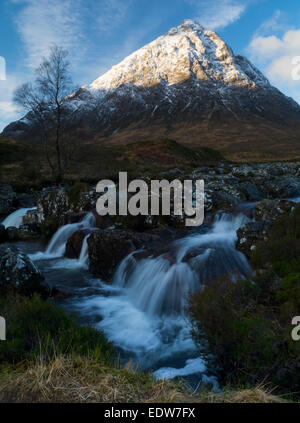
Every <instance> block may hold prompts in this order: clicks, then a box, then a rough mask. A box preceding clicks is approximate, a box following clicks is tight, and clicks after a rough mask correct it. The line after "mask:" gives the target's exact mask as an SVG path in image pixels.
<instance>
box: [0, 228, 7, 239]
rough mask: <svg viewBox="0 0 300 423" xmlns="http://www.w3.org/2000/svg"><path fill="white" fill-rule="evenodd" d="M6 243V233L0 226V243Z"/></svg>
mask: <svg viewBox="0 0 300 423" xmlns="http://www.w3.org/2000/svg"><path fill="white" fill-rule="evenodd" d="M5 241H7V232H6V229H5V226H4V225H0V242H5Z"/></svg>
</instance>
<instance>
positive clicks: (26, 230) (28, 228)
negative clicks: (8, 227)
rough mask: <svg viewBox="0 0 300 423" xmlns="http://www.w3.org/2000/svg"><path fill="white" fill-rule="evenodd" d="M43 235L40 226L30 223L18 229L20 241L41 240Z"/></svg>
mask: <svg viewBox="0 0 300 423" xmlns="http://www.w3.org/2000/svg"><path fill="white" fill-rule="evenodd" d="M40 236H41V233H40V231H39V228H38V226H37V225H36V224H35V223H31V224H30V223H29V224H26V225H20V226H19V228H18V239H20V240H22V241H27V240H30V239H38V238H40Z"/></svg>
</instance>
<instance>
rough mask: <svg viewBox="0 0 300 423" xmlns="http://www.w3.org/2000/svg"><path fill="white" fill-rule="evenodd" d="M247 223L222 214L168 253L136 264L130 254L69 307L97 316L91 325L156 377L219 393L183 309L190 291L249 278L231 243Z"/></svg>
mask: <svg viewBox="0 0 300 423" xmlns="http://www.w3.org/2000/svg"><path fill="white" fill-rule="evenodd" d="M248 221H249V218H247V217H246V216H245V215H243V214H239V215H237V216H231V215H229V214H226V213H222V214H219V215H217V216H216V218H215V221H214V223H213V224H212V225H211V227H210V228H204V227H203V228H200V230H199V232H198V233H196V234H194V235H191V236H188V237H185V238H183V239H180V240H177V241H176V242H174V243H173V244H172V245H171V246H170V251H169V254H167V255H166V254H163V255H161V256H158V257H154V256H150V257H148V258H143V259H140V260H139V259H138V258H135V257H137V255H136V253H137V252H135V253H131V254H129V255H128V256H127V257H126V258H125V259H124V260H123V261H122V262H121V263H120V265H119V267H118V269H117V270H116V272H115V275H114V277H113V281H112V284H111V285H108V284H105V283H103V284H101V290H102V292H101V294H100V295H98V294H95V295H92V296H90V297H86V298H82V297H81V298H80V299H78V300H76V299H74V300H73V304H72V306H73V309H75V310H77V312H78V313H79V314H82V316H84V318H85V319H86V317H87V316H89V315H90V316H91V318H92V319H95V316H101V319H99V318H98V320H96V323H94V324H95V326H96V327H97V328H99V329H101V330H103V331H104V333H105V334H106V336H107V337H108V339H109V340H110V341H112V342H113V343H114V344H115V345H116V346H118V347H119V348H121V349H122V351H123V354H127V356H128V357H130V358H132V357H136V358H137V360H138V362H139V363H140V365H141V366H143V367H144V368H145V369H156V371H155V372H154V375H155V377H157V378H173V377H175V376H186V375H195V374H196V375H198V376H197V377H196V379H197V383H198V382H199V378H201V379H200V380H202V381H203V383H212V384H213V385H214V387H215V388H216V389H217V386H218V385H217V381H216V379H215V378H214V377H213V376H211V375H207V366H206V362H205V360H204V359H203V358H202V357H199V353H198V350H197V348H196V346H195V344H194V341H193V339H192V337H191V333H190V327H189V322H188V318H187V316H186V314H185V307H186V303H187V298H188V296H189V294H190V293H191V292H195V291H197V290H200V289H202V287H203V286H204V285H205V283H208V282H209V281H211V280H213V279H215V278H216V277H218V276H220V275H222V274H224V273H230V274H232V273H236V274H238V275H241V276H242V277H247V275H248V273H249V272H250V268H249V265H248V263H247V260H246V258H245V257H244V255H243V254H242V253H240V252H239V251H238V250H236V248H235V243H236V239H237V235H236V231H237V230H238V229H239V227H241V226H243V225H244V224H245V223H247V222H248ZM93 321H94V322H95V320H93ZM199 375H200V376H199Z"/></svg>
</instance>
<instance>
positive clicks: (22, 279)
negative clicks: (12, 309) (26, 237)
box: [0, 246, 50, 298]
mask: <svg viewBox="0 0 300 423" xmlns="http://www.w3.org/2000/svg"><path fill="white" fill-rule="evenodd" d="M9 292H13V293H17V294H20V295H23V296H26V297H31V296H32V295H33V294H35V293H37V294H40V295H41V296H42V297H43V298H47V297H48V296H49V295H50V289H49V287H48V286H47V285H46V284H45V283H44V277H43V276H42V275H41V273H40V272H39V271H38V270H37V268H36V267H35V265H34V264H33V263H32V261H31V260H30V259H29V257H28V256H27V255H26V254H23V253H22V252H21V251H20V250H19V249H17V248H14V247H7V246H2V247H0V293H1V295H6V294H7V293H9Z"/></svg>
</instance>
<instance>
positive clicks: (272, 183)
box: [264, 176, 300, 198]
mask: <svg viewBox="0 0 300 423" xmlns="http://www.w3.org/2000/svg"><path fill="white" fill-rule="evenodd" d="M264 188H265V190H267V191H268V193H269V196H271V197H272V198H292V197H296V196H298V195H300V181H299V179H296V178H294V177H282V176H278V177H274V178H272V179H269V180H268V179H266V180H265V181H264Z"/></svg>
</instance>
